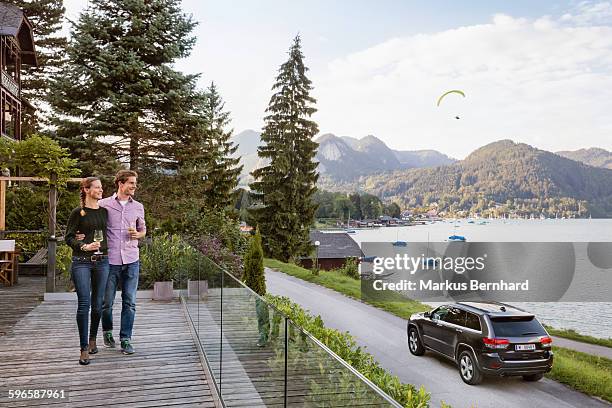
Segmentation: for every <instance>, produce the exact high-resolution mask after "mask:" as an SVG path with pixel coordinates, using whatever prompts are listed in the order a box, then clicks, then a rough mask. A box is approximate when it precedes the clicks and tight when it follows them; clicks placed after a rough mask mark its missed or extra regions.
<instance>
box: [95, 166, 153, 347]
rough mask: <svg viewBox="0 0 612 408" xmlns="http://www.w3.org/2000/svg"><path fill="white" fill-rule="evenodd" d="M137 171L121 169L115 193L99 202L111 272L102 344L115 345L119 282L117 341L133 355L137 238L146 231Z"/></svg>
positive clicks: (103, 313) (136, 286) (117, 177)
mask: <svg viewBox="0 0 612 408" xmlns="http://www.w3.org/2000/svg"><path fill="white" fill-rule="evenodd" d="M137 178H138V174H137V173H136V172H135V171H132V170H120V171H119V172H118V173H117V175H116V176H115V187H116V189H117V192H116V193H115V194H113V195H112V196H111V197H107V198H104V199H102V200H100V201H99V205H100V207H103V208H106V210H107V211H108V224H107V229H106V236H107V240H108V242H107V244H108V261H109V264H110V272H109V276H108V283H107V285H106V294H105V296H104V305H103V307H102V331H103V333H104V345H105V346H106V347H116V343H115V339H114V338H113V332H112V330H113V302H114V301H115V294H116V292H117V285H118V284H119V282H121V288H122V289H121V301H122V302H121V303H122V305H121V330H120V332H119V340H120V342H121V351H122V352H123V354H134V347H133V346H132V343H131V341H132V328H133V327H134V316H135V314H136V290H137V289H138V275H139V271H140V258H139V252H138V240H139V239H141V238H143V237H144V236H145V235H146V233H147V229H146V224H145V217H144V207H143V205H142V204H141V203H139V202H138V201H136V200H134V198H133V196H134V192H135V191H136V183H137Z"/></svg>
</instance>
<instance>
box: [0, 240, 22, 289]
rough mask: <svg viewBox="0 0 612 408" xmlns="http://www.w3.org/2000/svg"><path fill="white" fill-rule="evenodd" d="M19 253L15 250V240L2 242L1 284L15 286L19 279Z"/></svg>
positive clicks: (0, 248) (0, 242)
mask: <svg viewBox="0 0 612 408" xmlns="http://www.w3.org/2000/svg"><path fill="white" fill-rule="evenodd" d="M18 259H19V251H18V250H16V248H15V240H13V239H3V240H0V284H3V285H4V286H13V285H14V284H16V283H17V281H18V277H19V270H18V268H19V265H18V262H17V260H18Z"/></svg>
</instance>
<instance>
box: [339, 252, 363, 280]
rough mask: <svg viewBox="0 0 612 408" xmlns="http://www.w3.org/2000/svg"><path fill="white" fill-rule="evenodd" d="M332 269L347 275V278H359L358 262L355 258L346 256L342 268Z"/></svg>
mask: <svg viewBox="0 0 612 408" xmlns="http://www.w3.org/2000/svg"><path fill="white" fill-rule="evenodd" d="M334 271H336V272H338V273H340V274H342V275H345V276H348V277H349V278H353V279H359V278H360V276H359V263H358V262H357V258H355V257H349V258H346V261H345V263H344V266H343V267H342V268H336V269H334Z"/></svg>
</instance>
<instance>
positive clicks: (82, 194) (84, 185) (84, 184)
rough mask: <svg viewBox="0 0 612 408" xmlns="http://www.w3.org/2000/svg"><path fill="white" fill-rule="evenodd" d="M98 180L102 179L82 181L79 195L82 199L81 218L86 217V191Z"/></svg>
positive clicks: (94, 178)
mask: <svg viewBox="0 0 612 408" xmlns="http://www.w3.org/2000/svg"><path fill="white" fill-rule="evenodd" d="M96 180H97V181H99V180H100V179H99V178H98V177H85V178H84V179H82V180H81V191H80V193H79V196H80V197H81V217H84V216H85V197H86V196H87V194H86V193H85V189H86V188H90V187H91V183H93V182H94V181H96Z"/></svg>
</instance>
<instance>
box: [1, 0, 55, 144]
mask: <svg viewBox="0 0 612 408" xmlns="http://www.w3.org/2000/svg"><path fill="white" fill-rule="evenodd" d="M6 2H7V3H11V4H14V5H16V6H18V7H19V8H20V9H22V10H23V11H24V13H25V15H26V16H27V17H28V20H30V22H31V23H32V30H33V34H34V44H35V50H36V60H37V62H38V66H36V67H34V66H30V65H23V66H22V77H21V93H22V96H23V97H24V98H25V99H26V100H27V101H28V102H30V103H31V104H32V105H33V106H34V108H35V109H36V110H35V111H34V110H32V109H25V110H24V112H23V116H22V125H21V131H22V133H23V135H24V136H28V135H31V134H33V133H36V132H38V131H40V127H41V125H43V124H44V123H45V122H46V114H45V111H44V104H45V103H46V102H48V95H49V91H50V89H51V78H52V77H53V76H54V75H57V74H58V72H60V71H61V68H62V65H63V64H64V62H65V49H66V44H67V40H66V37H64V36H62V35H61V34H60V31H61V29H62V20H63V18H64V13H65V8H64V5H63V1H62V0H29V1H25V0H9V1H6Z"/></svg>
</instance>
